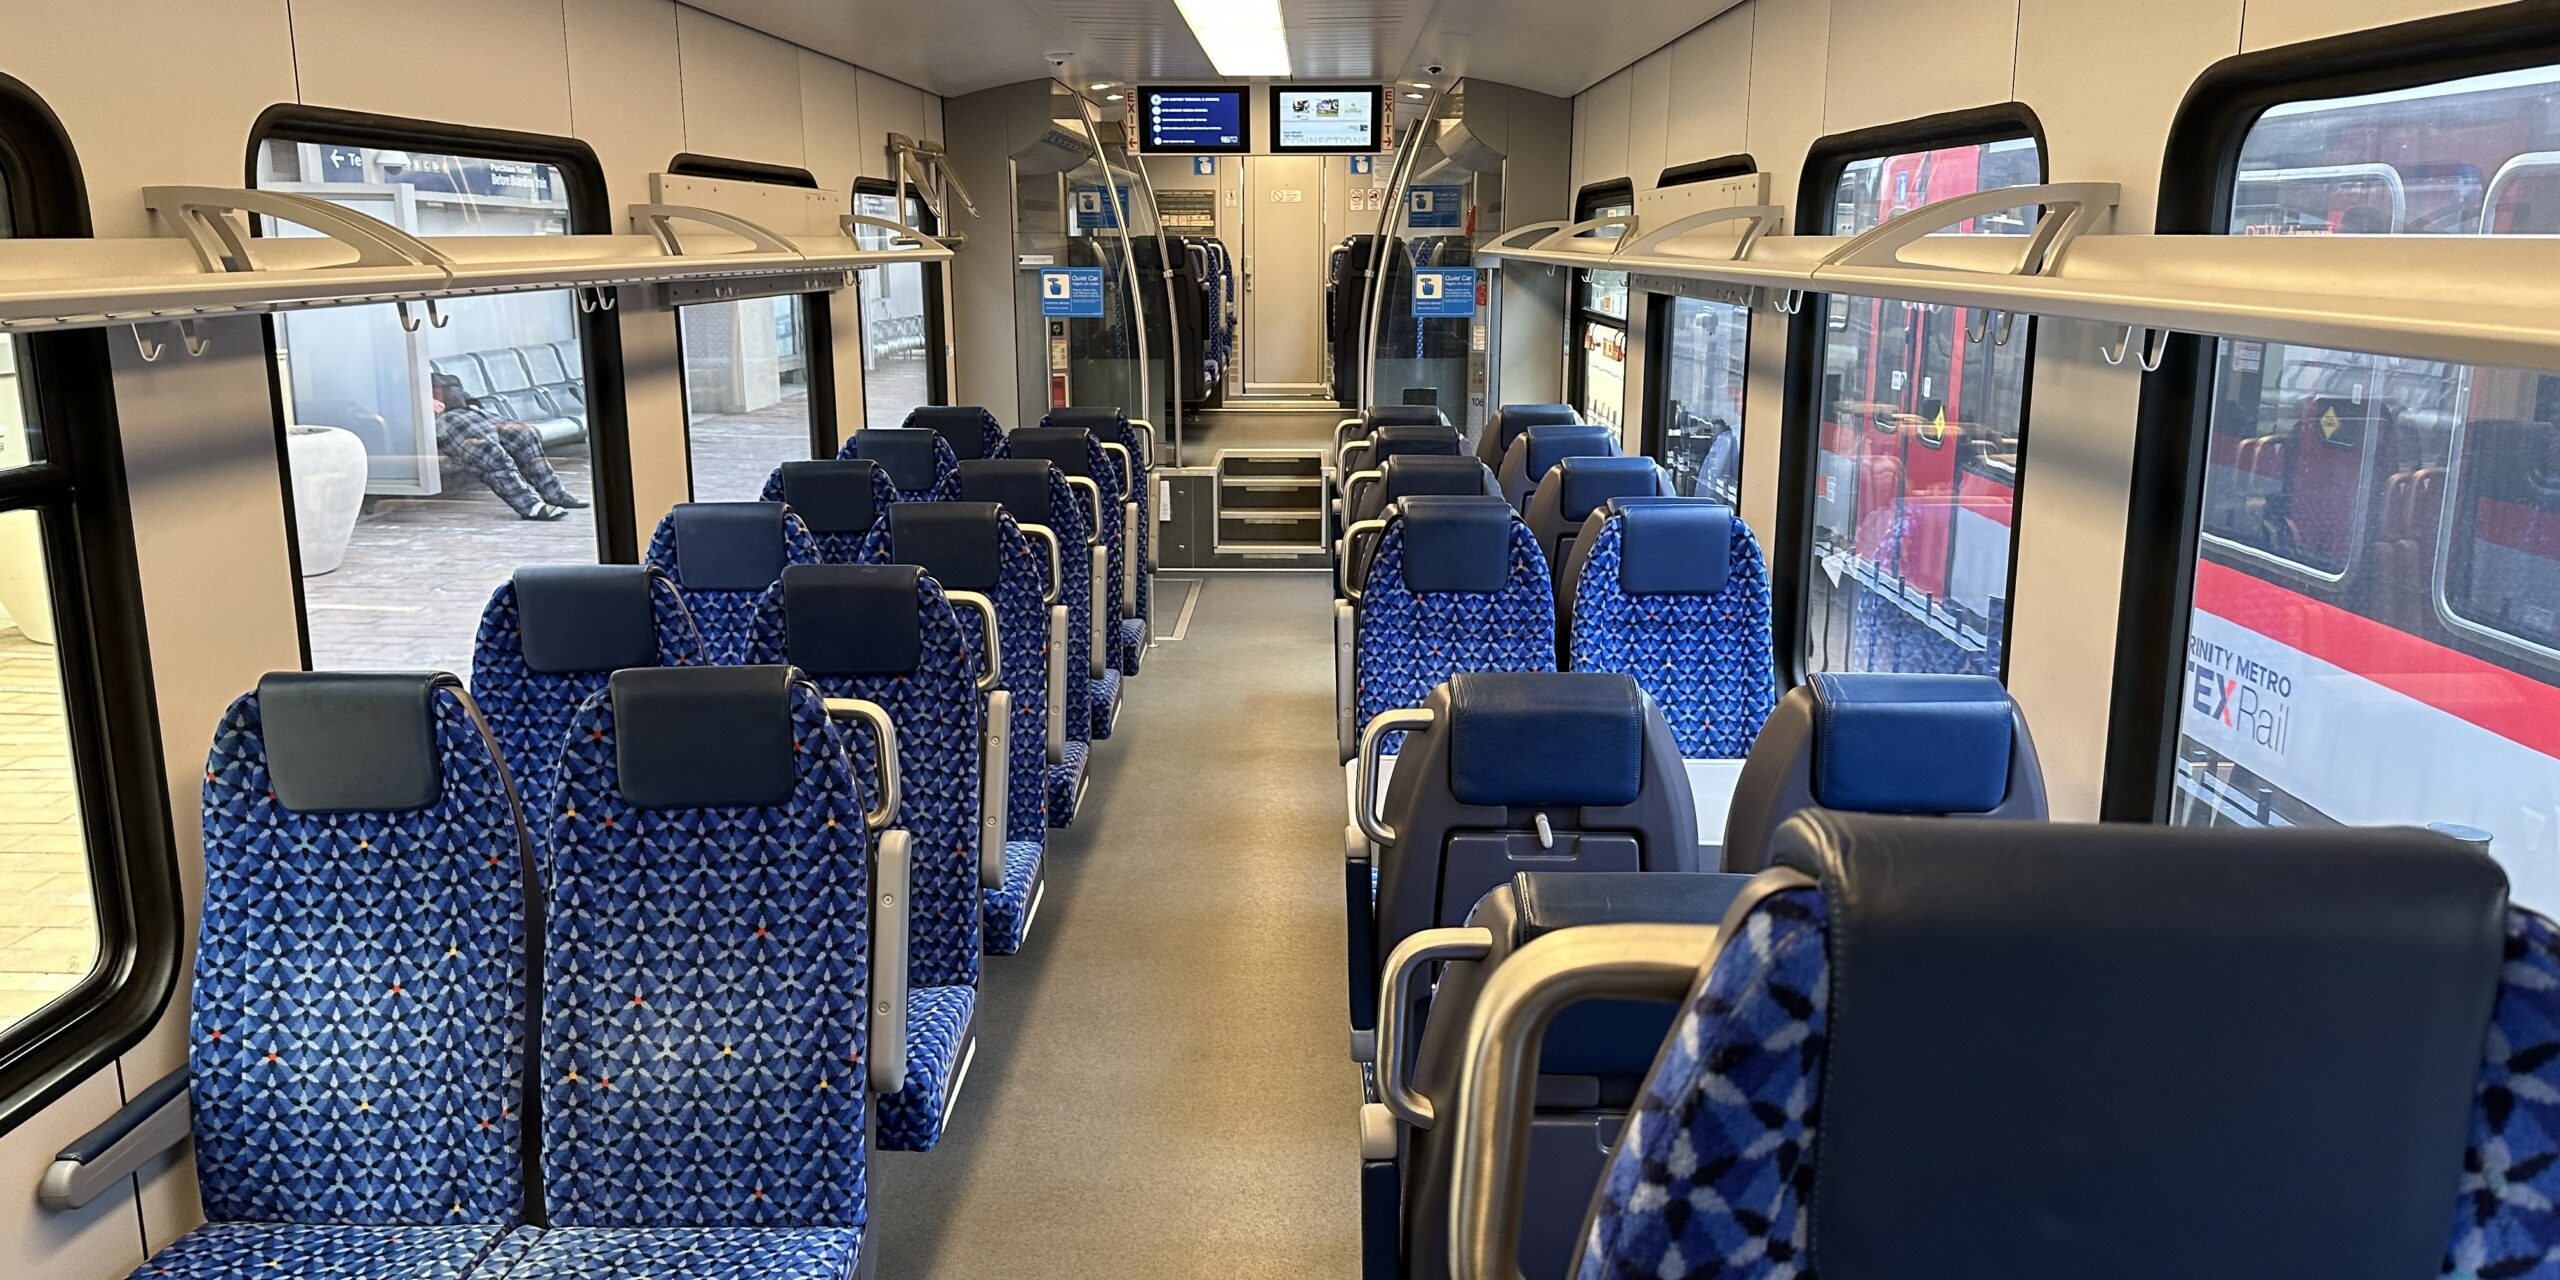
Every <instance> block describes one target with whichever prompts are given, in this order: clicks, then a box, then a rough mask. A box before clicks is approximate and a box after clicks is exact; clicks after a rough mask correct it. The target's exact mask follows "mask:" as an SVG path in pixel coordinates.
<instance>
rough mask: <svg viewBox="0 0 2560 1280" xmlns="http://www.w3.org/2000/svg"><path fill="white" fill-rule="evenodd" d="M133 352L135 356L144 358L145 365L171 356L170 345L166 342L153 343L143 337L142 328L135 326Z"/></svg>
mask: <svg viewBox="0 0 2560 1280" xmlns="http://www.w3.org/2000/svg"><path fill="white" fill-rule="evenodd" d="M133 350H134V354H136V355H139V356H141V357H142V362H143V363H144V364H151V363H153V362H155V361H157V360H158V359H159V358H160V357H162V356H164V355H167V354H169V344H167V343H165V342H153V341H152V340H151V339H149V338H146V337H143V336H142V326H141V325H135V326H133Z"/></svg>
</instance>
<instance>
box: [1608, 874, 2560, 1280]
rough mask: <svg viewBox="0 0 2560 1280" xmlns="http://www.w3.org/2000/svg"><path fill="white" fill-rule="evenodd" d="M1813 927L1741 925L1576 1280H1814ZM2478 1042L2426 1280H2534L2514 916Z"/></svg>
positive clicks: (1766, 913) (2542, 979) (1782, 917)
mask: <svg viewBox="0 0 2560 1280" xmlns="http://www.w3.org/2000/svg"><path fill="white" fill-rule="evenodd" d="M1827 924H1828V915H1827V907H1826V905H1825V903H1824V899H1823V896H1822V894H1821V892H1820V891H1819V890H1817V889H1811V888H1805V889H1792V890H1786V891H1782V892H1779V893H1774V894H1771V895H1770V896H1769V897H1767V898H1766V899H1764V900H1763V901H1762V902H1761V903H1760V904H1758V905H1757V906H1756V907H1755V908H1754V909H1753V910H1752V911H1751V912H1750V913H1749V914H1747V915H1746V916H1745V918H1744V920H1743V923H1742V925H1741V928H1740V932H1739V933H1738V934H1737V935H1736V936H1735V937H1734V938H1733V939H1732V940H1731V941H1730V942H1729V943H1728V944H1727V948H1726V950H1725V951H1724V952H1723V953H1722V955H1721V956H1720V957H1719V958H1718V960H1717V962H1716V965H1715V967H1714V968H1713V969H1712V970H1710V971H1709V973H1708V976H1707V981H1706V984H1705V985H1704V986H1703V987H1702V988H1701V989H1700V991H1699V992H1698V995H1697V997H1696V999H1695V1000H1693V1001H1691V1002H1690V1004H1689V1006H1688V1007H1687V1009H1686V1010H1685V1011H1684V1012H1683V1013H1682V1014H1681V1017H1680V1019H1679V1022H1678V1024H1677V1025H1676V1027H1675V1028H1674V1030H1673V1033H1672V1036H1671V1038H1670V1040H1669V1041H1667V1042H1666V1043H1665V1044H1664V1045H1663V1048H1662V1051H1661V1056H1660V1057H1659V1058H1658V1059H1657V1060H1656V1061H1655V1063H1654V1068H1653V1073H1652V1075H1651V1076H1650V1077H1649V1078H1648V1079H1647V1080H1646V1082H1645V1086H1644V1092H1643V1095H1642V1096H1641V1097H1640V1098H1639V1099H1638V1102H1637V1106H1636V1111H1635V1113H1634V1114H1633V1115H1632V1116H1631V1117H1630V1118H1629V1119H1628V1122H1627V1126H1626V1129H1625V1131H1624V1133H1623V1135H1622V1137H1621V1140H1620V1142H1619V1144H1618V1146H1617V1148H1616V1149H1615V1150H1614V1151H1613V1152H1612V1153H1611V1155H1610V1159H1609V1166H1608V1172H1607V1174H1606V1175H1605V1176H1604V1177H1603V1179H1602V1181H1601V1185H1600V1188H1599V1192H1598V1195H1597V1197H1596V1198H1595V1201H1594V1203H1593V1206H1592V1207H1593V1214H1592V1218H1591V1221H1590V1223H1589V1229H1588V1232H1587V1233H1586V1235H1585V1236H1584V1239H1583V1253H1582V1256H1581V1261H1580V1265H1579V1268H1578V1270H1577V1272H1576V1274H1577V1275H1578V1276H1579V1277H1581V1280H1620V1278H1621V1277H1631V1276H1645V1277H1657V1276H1659V1277H1670V1278H1672V1280H1679V1278H1682V1277H1695V1278H1698V1280H1704V1278H1705V1277H1710V1276H1712V1277H1716V1278H1717V1280H1794V1278H1796V1277H1800V1276H1802V1277H1809V1276H1811V1275H1812V1274H1813V1271H1812V1261H1813V1260H1812V1257H1811V1254H1810V1252H1809V1249H1810V1241H1809V1228H1810V1226H1811V1216H1810V1214H1809V1213H1808V1211H1807V1206H1808V1204H1809V1203H1810V1199H1811V1193H1812V1190H1813V1187H1814V1185H1815V1177H1814V1170H1815V1162H1816V1157H1817V1153H1818V1146H1817V1132H1816V1130H1817V1122H1816V1117H1817V1116H1818V1115H1819V1113H1820V1110H1821V1097H1820V1093H1821V1082H1822V1079H1823V1071H1824V1060H1825V1059H1824V1049H1825V1044H1826V1036H1827V1035H1828V1031H1829V1024H1828V1018H1827V1012H1828V1004H1829V999H1830V969H1829V961H1828V957H1827V955H1826V951H1825V946H1826V939H1825V932H1826V927H1827ZM2484 1040H2485V1043H2484V1045H2483V1047H2482V1054H2481V1066H2480V1075H2479V1079H2478V1082H2477V1084H2476V1086H2475V1090H2474V1095H2473V1104H2472V1116H2471V1125H2470V1137H2469V1140H2468V1143H2467V1147H2466V1150H2465V1152H2464V1155H2463V1171H2462V1175H2461V1178H2460V1181H2459V1185H2458V1186H2457V1187H2453V1188H2448V1189H2447V1190H2448V1194H2447V1200H2448V1202H2449V1203H2448V1208H2449V1209H2450V1213H2449V1214H2448V1218H2449V1222H2448V1230H2447V1236H2446V1242H2445V1255H2444V1262H2443V1266H2442V1271H2441V1274H2443V1275H2447V1276H2458V1277H2464V1278H2466V1280H2489V1278H2491V1277H2522V1276H2527V1275H2537V1276H2538V1275H2548V1274H2551V1270H2552V1268H2553V1267H2554V1266H2555V1265H2560V1210H2555V1208H2554V1206H2555V1205H2560V928H2555V927H2554V926H2553V924H2552V923H2551V921H2549V920H2548V919H2545V918H2544V917H2542V916H2540V915H2537V914H2534V913H2533V912H2530V911H2526V910H2524V909H2522V908H2517V907H2509V908H2508V910H2507V952H2506V963H2505V968H2504V970H2503V972H2502V974H2501V980H2500V983H2499V988H2498V996H2497V1004H2496V1008H2495V1012H2494V1014H2493V1015H2492V1017H2491V1020H2490V1025H2489V1028H2488V1034H2487V1036H2486V1037H2485V1038H2484Z"/></svg>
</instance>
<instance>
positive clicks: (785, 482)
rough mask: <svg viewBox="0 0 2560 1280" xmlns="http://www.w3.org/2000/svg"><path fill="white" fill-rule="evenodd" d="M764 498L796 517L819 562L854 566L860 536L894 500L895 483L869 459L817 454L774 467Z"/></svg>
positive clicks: (879, 466) (895, 496)
mask: <svg viewBox="0 0 2560 1280" xmlns="http://www.w3.org/2000/svg"><path fill="white" fill-rule="evenodd" d="M764 500H765V501H767V502H779V503H782V504H783V505H785V506H788V507H790V508H791V514H793V515H795V516H798V517H800V523H802V524H804V525H807V526H808V527H809V537H810V540H811V541H813V542H815V543H816V544H817V546H818V558H819V560H821V561H822V562H824V563H827V564H853V563H855V562H856V561H857V560H859V559H860V558H861V556H862V539H863V535H865V534H868V533H870V532H871V526H872V525H874V524H877V523H879V521H880V513H881V512H883V511H886V510H888V509H889V505H890V504H891V503H894V502H896V501H898V486H897V485H896V484H895V483H893V482H891V480H890V479H889V472H888V469H887V468H885V467H883V466H881V465H880V464H879V463H876V462H872V461H870V460H868V459H863V458H819V459H816V460H813V461H809V462H786V463H783V464H782V465H781V466H779V467H776V468H774V472H773V474H772V475H769V476H766V477H765V480H764Z"/></svg>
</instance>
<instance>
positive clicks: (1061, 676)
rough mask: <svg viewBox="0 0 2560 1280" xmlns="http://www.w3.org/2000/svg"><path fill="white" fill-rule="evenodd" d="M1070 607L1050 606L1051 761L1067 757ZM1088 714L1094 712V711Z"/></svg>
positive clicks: (1058, 760) (1054, 761)
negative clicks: (1068, 621)
mask: <svg viewBox="0 0 2560 1280" xmlns="http://www.w3.org/2000/svg"><path fill="white" fill-rule="evenodd" d="M1067 625H1068V624H1067V607H1066V606H1065V605H1062V604H1060V605H1051V606H1050V607H1049V663H1048V665H1049V763H1051V764H1058V763H1061V762H1063V761H1065V760H1066V758H1067V659H1068V649H1067ZM1086 714H1087V715H1090V714H1092V713H1091V712H1090V711H1088V712H1086Z"/></svg>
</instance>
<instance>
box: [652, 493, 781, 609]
mask: <svg viewBox="0 0 2560 1280" xmlns="http://www.w3.org/2000/svg"><path fill="white" fill-rule="evenodd" d="M789 510H790V508H789V507H786V506H784V505H783V504H781V503H779V502H685V503H679V504H677V506H676V509H675V512H674V514H673V515H672V516H670V517H669V518H670V519H672V520H674V521H675V524H676V576H677V578H678V579H679V580H680V581H682V582H683V584H684V586H685V587H686V589H687V590H693V591H762V590H764V589H765V588H767V587H770V586H772V585H773V584H774V583H775V582H776V581H777V580H779V579H780V578H781V577H782V565H783V562H784V561H786V560H788V559H789V558H790V550H789V546H790V539H789V535H787V534H786V533H784V532H783V516H784V514H785V513H786V512H788V511H789Z"/></svg>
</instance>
